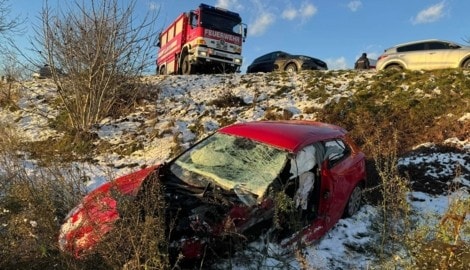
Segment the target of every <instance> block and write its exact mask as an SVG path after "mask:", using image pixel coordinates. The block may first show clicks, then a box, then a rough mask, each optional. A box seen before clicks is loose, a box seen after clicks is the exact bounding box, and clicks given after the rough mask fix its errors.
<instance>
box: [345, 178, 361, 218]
mask: <svg viewBox="0 0 470 270" xmlns="http://www.w3.org/2000/svg"><path fill="white" fill-rule="evenodd" d="M361 205H362V187H361V185H360V184H358V185H357V186H356V187H355V188H354V189H353V191H352V192H351V195H350V196H349V200H348V203H347V204H346V208H344V213H343V217H350V216H352V215H354V214H355V213H356V212H357V211H359V208H361Z"/></svg>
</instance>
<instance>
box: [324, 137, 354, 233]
mask: <svg viewBox="0 0 470 270" xmlns="http://www.w3.org/2000/svg"><path fill="white" fill-rule="evenodd" d="M325 149H326V153H327V154H328V157H327V158H326V160H325V161H324V164H323V165H322V169H321V181H322V186H323V190H322V192H323V193H322V198H321V203H320V209H319V210H320V211H324V214H325V215H326V216H327V223H329V224H330V225H331V224H334V223H336V222H337V221H338V220H339V219H340V218H341V216H342V215H343V210H344V207H345V206H346V204H347V201H348V199H349V195H350V193H351V191H352V190H353V188H354V187H355V185H356V184H357V182H358V175H359V171H358V168H357V166H356V163H358V162H359V159H360V158H361V157H359V156H357V155H355V154H353V153H352V151H351V148H350V147H349V146H348V144H347V143H346V142H345V141H343V140H342V139H334V140H329V141H326V142H325Z"/></svg>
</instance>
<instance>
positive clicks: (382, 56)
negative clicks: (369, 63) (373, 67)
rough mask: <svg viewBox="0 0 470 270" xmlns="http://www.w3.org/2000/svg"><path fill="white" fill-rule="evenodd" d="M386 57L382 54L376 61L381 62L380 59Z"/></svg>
mask: <svg viewBox="0 0 470 270" xmlns="http://www.w3.org/2000/svg"><path fill="white" fill-rule="evenodd" d="M387 56H388V55H386V54H382V55H381V56H379V58H378V59H377V61H379V60H381V59H383V58H386V57H387Z"/></svg>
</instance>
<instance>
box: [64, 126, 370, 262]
mask: <svg viewBox="0 0 470 270" xmlns="http://www.w3.org/2000/svg"><path fill="white" fill-rule="evenodd" d="M149 179H157V181H158V182H159V183H162V184H163V185H162V186H163V187H164V188H163V190H164V191H163V192H162V193H164V198H165V199H164V202H165V213H166V216H167V217H169V218H170V217H171V220H172V222H168V224H170V223H171V224H172V226H173V228H171V230H167V231H171V235H169V237H168V238H167V239H169V241H170V243H169V247H171V250H170V255H171V254H173V256H176V255H177V254H180V255H183V256H184V258H185V259H198V258H200V257H201V256H203V252H204V250H206V249H205V247H207V246H210V247H211V248H210V249H211V250H220V249H219V248H218V246H217V245H218V244H219V243H218V241H220V240H221V239H222V238H224V239H225V240H226V237H227V236H228V235H236V236H237V237H240V236H243V238H244V239H256V237H259V234H260V233H261V231H262V229H264V230H265V231H266V230H267V228H273V227H278V228H279V227H283V226H284V225H285V226H284V229H286V230H283V231H284V232H286V231H287V232H290V233H289V234H288V235H285V234H284V236H286V237H287V239H290V240H287V241H286V240H284V241H283V243H284V244H288V243H289V242H290V243H293V242H294V241H298V240H302V241H304V242H306V243H309V242H312V241H313V240H316V239H318V238H320V237H321V236H322V235H324V234H325V233H326V232H327V231H328V230H329V229H330V228H331V227H332V226H333V225H334V224H335V223H336V222H337V221H338V220H339V219H340V218H341V217H342V216H350V215H352V214H354V213H355V212H356V211H357V210H358V209H359V207H360V203H361V196H362V190H363V188H364V186H365V181H366V172H365V157H364V154H363V153H362V152H361V151H360V150H359V149H358V147H357V146H356V145H355V144H354V143H353V141H352V140H351V139H350V137H348V135H347V132H346V130H344V129H343V128H340V127H338V126H335V125H330V124H325V123H320V122H312V121H295V120H291V121H256V122H248V123H238V124H233V125H230V126H227V127H224V128H221V129H219V130H218V131H217V132H215V133H214V134H212V135H211V136H209V137H207V138H205V139H204V140H202V141H200V142H199V143H197V144H196V145H194V146H193V147H192V148H190V149H188V150H186V151H185V152H184V153H182V154H181V155H179V156H178V157H176V158H175V159H173V160H171V161H170V162H167V163H164V164H161V165H158V166H154V167H149V168H146V169H143V170H140V171H137V172H135V173H133V174H130V175H127V176H123V177H120V178H118V179H116V180H114V181H113V182H110V183H106V184H104V185H103V186H101V187H99V188H98V189H96V190H94V191H92V192H91V193H90V194H88V195H87V196H86V197H85V198H84V199H83V201H82V203H81V204H80V205H79V206H77V207H76V208H75V209H74V210H72V211H71V213H70V214H69V215H68V216H67V218H66V220H65V223H64V224H63V225H62V228H61V231H60V237H59V245H60V247H61V249H62V250H63V251H66V252H69V253H72V254H74V255H75V256H77V257H80V256H81V255H82V254H85V253H87V252H90V251H92V250H93V248H94V247H95V246H96V245H97V244H98V243H99V242H100V241H101V240H102V239H103V238H104V236H105V235H106V234H107V233H108V232H110V231H111V230H112V229H113V225H114V224H115V223H116V222H117V221H118V220H119V219H120V215H119V213H120V212H119V210H120V209H119V207H120V205H119V203H118V202H119V201H120V200H118V199H116V194H118V195H119V196H121V195H124V197H129V198H137V197H138V196H137V194H139V192H141V191H142V190H143V189H145V188H148V187H149V186H151V185H146V182H150V180H149ZM279 194H284V195H285V196H284V198H288V200H290V202H291V205H293V209H294V211H296V213H297V215H291V216H289V217H292V216H295V217H297V218H298V219H299V222H300V224H302V226H300V227H297V231H293V230H289V228H288V226H289V225H288V223H292V220H290V221H289V220H287V219H289V217H288V218H285V219H284V223H283V221H282V218H280V219H281V220H276V226H274V225H273V223H274V219H279V216H280V215H279V213H280V212H282V211H280V209H276V207H277V205H278V204H277V203H276V198H278V197H277V196H278V195H279ZM127 195H128V196H127ZM275 213H276V214H275ZM281 216H282V215H281ZM260 228H261V230H260ZM291 229H292V228H291Z"/></svg>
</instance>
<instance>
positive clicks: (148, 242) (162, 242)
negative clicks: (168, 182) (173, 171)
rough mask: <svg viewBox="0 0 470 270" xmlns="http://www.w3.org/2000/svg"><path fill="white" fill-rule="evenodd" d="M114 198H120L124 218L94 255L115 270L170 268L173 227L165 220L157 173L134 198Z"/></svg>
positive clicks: (120, 211) (161, 189) (115, 195)
mask: <svg viewBox="0 0 470 270" xmlns="http://www.w3.org/2000/svg"><path fill="white" fill-rule="evenodd" d="M113 196H114V197H115V198H117V199H118V204H119V205H120V210H119V213H120V216H121V218H120V220H119V221H118V222H117V224H116V226H115V228H114V229H113V230H112V231H111V233H109V235H108V236H107V237H106V238H105V239H104V240H103V241H101V243H100V245H99V246H98V247H97V248H96V249H95V253H96V254H98V255H99V256H100V258H102V259H103V260H104V261H105V262H106V264H107V265H108V266H111V267H114V268H119V267H123V268H124V269H170V258H169V250H168V249H169V247H168V238H167V236H168V235H169V233H170V232H169V231H168V230H167V229H166V228H171V225H170V224H169V223H171V221H167V220H166V216H165V209H166V203H165V199H164V193H163V186H162V185H161V183H160V180H159V179H158V171H157V172H155V173H154V174H153V175H152V176H150V177H149V178H148V179H147V180H146V181H145V182H144V185H143V187H141V189H140V191H139V193H138V194H137V196H136V197H135V198H130V197H127V196H126V197H123V196H119V194H113ZM167 222H168V223H167ZM173 263H174V264H177V263H178V261H175V262H173Z"/></svg>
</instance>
